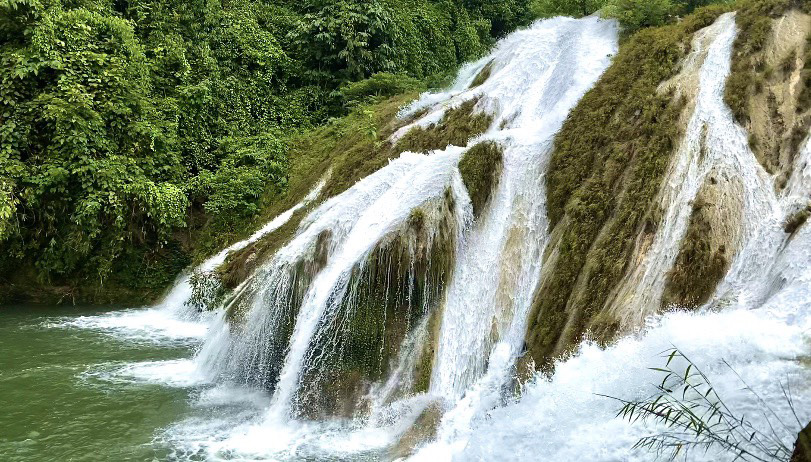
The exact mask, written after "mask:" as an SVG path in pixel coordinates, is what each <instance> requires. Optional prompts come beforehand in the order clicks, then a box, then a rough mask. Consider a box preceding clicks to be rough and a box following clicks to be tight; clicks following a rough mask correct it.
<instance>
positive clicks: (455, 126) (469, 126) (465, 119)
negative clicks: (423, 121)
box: [395, 99, 493, 152]
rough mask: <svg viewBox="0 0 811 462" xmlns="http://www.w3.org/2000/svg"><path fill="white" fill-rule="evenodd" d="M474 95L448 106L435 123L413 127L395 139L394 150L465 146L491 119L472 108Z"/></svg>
mask: <svg viewBox="0 0 811 462" xmlns="http://www.w3.org/2000/svg"><path fill="white" fill-rule="evenodd" d="M478 101H479V100H478V99H472V100H469V101H465V102H464V103H462V104H460V105H459V106H458V107H456V108H453V109H449V110H448V111H447V112H446V113H445V116H444V117H443V118H442V120H441V121H439V123H437V124H435V125H431V126H429V127H427V128H423V127H414V128H412V129H411V130H409V131H408V133H406V134H405V135H403V137H402V138H401V139H400V141H399V142H398V143H397V147H396V149H395V150H396V151H399V152H402V151H414V152H424V151H430V150H432V149H444V148H446V147H447V146H448V145H451V144H452V145H455V146H467V143H468V141H469V140H470V139H471V138H473V137H474V136H476V135H480V134H482V133H484V132H485V131H486V130H487V129H488V128H489V127H490V125H491V124H492V123H493V117H492V116H490V115H489V114H486V113H483V112H476V110H475V106H476V103H477V102H478Z"/></svg>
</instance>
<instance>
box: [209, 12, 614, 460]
mask: <svg viewBox="0 0 811 462" xmlns="http://www.w3.org/2000/svg"><path fill="white" fill-rule="evenodd" d="M616 51H617V27H616V25H615V23H613V22H611V21H603V20H600V19H597V18H586V19H582V20H573V19H568V18H556V19H552V20H547V21H542V22H538V23H536V24H535V25H533V26H532V27H531V28H529V29H527V30H523V31H519V32H517V33H514V34H512V35H510V36H509V37H508V38H506V39H505V40H503V41H501V42H500V43H499V45H498V46H497V47H496V48H495V50H494V51H493V53H492V54H491V55H489V56H487V57H485V58H482V59H481V60H479V61H478V62H476V63H473V64H472V65H469V66H467V67H466V68H465V69H463V70H462V72H461V73H460V76H459V79H458V80H457V82H456V84H455V85H454V86H453V87H452V88H451V89H450V90H448V91H446V92H443V93H437V94H426V95H423V97H422V98H421V99H420V100H418V101H417V102H415V103H414V104H412V105H411V106H409V107H408V108H406V109H405V110H403V111H402V112H401V117H409V116H411V115H412V114H415V113H417V112H418V111H425V113H424V114H423V115H422V116H420V117H419V118H418V119H417V120H416V121H414V122H412V123H411V124H409V125H406V126H405V127H403V128H401V129H400V130H399V131H398V132H396V133H395V135H394V136H393V138H392V142H396V141H397V140H398V139H399V138H400V137H401V136H403V135H404V134H406V133H407V132H408V131H409V130H411V129H412V128H414V127H430V126H431V125H432V124H434V123H436V122H438V121H439V120H441V119H442V118H443V116H444V114H445V113H446V112H447V111H448V110H449V109H451V108H456V107H459V106H460V105H462V104H463V103H465V102H467V101H471V100H474V101H476V110H478V111H484V112H486V113H488V114H489V115H491V116H492V124H491V127H490V129H488V130H487V131H486V132H485V133H484V134H482V135H480V136H478V137H476V138H475V139H473V140H471V141H470V142H469V144H468V146H473V145H475V144H478V143H482V142H494V143H496V144H497V145H498V146H499V147H500V148H501V149H502V153H503V161H502V163H503V165H502V168H501V174H500V178H499V179H498V182H497V183H496V185H497V186H496V187H495V188H494V190H493V192H492V195H491V198H490V200H489V205H488V206H487V207H486V209H485V210H484V211H483V212H482V214H481V215H480V216H478V217H477V218H476V219H475V221H474V219H473V217H472V216H471V207H470V199H469V198H468V196H467V194H466V191H465V189H464V186H463V184H462V178H461V176H460V173H459V170H458V168H457V164H458V163H459V160H460V157H461V156H462V155H463V153H464V152H465V149H464V148H461V147H456V146H448V147H447V148H446V149H443V150H440V151H435V152H432V153H429V154H427V155H424V154H412V153H404V154H403V155H402V156H401V157H400V158H399V159H396V160H394V161H392V162H391V163H390V164H389V165H388V166H386V167H385V168H383V169H381V170H379V171H378V172H376V173H374V174H372V175H371V176H369V177H368V178H366V179H364V180H362V181H361V182H359V183H358V184H357V185H355V186H354V187H353V188H351V189H349V190H348V191H347V192H346V193H343V194H341V195H339V196H337V197H335V198H333V199H330V200H328V201H327V202H325V203H324V204H323V205H321V206H320V207H319V208H318V209H316V210H314V211H313V212H312V213H311V214H310V216H309V217H307V218H306V219H305V220H304V221H303V222H302V224H301V226H300V228H299V231H298V233H297V235H296V236H295V237H294V238H293V240H292V241H291V242H290V243H289V244H288V245H287V246H285V247H284V248H282V249H281V250H280V251H279V252H278V253H277V254H276V255H275V256H274V258H273V259H272V261H271V262H270V263H269V264H268V265H266V266H265V267H264V268H263V269H262V270H260V273H259V275H258V276H256V277H255V278H253V281H252V282H251V284H250V288H248V289H246V290H247V292H248V293H250V295H249V296H246V297H243V299H242V301H241V302H239V303H240V304H241V307H240V308H239V309H235V310H236V311H239V312H241V313H244V314H242V315H241V316H243V318H242V320H241V322H235V323H232V322H229V321H228V319H227V316H225V315H223V316H222V317H221V318H220V324H219V327H218V328H216V332H215V333H214V334H212V335H211V336H210V338H209V341H208V342H207V344H206V345H205V346H204V348H203V350H202V352H201V354H200V355H199V356H198V361H199V363H200V364H201V366H202V367H203V369H204V370H206V371H208V373H211V374H214V376H215V377H220V378H221V379H223V378H224V379H226V380H230V381H232V382H234V381H235V382H237V383H248V384H252V385H259V386H262V387H264V388H267V389H270V390H273V400H272V402H271V409H270V411H269V415H268V416H266V417H265V419H263V422H262V423H261V424H257V425H255V426H254V427H251V428H247V429H246V428H241V429H239V430H236V431H235V433H234V434H232V435H231V438H232V440H231V441H230V444H229V442H228V441H226V442H219V443H217V444H216V445H213V447H216V448H217V449H213V447H212V449H213V452H214V453H216V454H221V453H223V451H224V450H225V449H224V448H229V447H230V446H231V444H234V446H233V447H230V449H229V450H235V451H240V447H239V446H240V445H242V444H244V442H245V440H246V438H248V439H252V438H250V437H249V436H248V435H254V436H256V435H258V434H260V433H262V432H263V431H264V432H267V433H270V434H274V435H276V437H274V440H275V441H273V442H268V444H267V447H266V450H267V451H268V452H269V453H271V454H273V455H274V457H291V456H293V455H294V454H296V452H295V451H296V449H295V447H296V445H297V444H302V440H301V439H302V438H303V439H305V440H306V439H307V438H306V437H305V436H303V435H304V434H305V433H306V432H307V431H313V430H312V428H311V427H310V426H311V425H313V424H312V423H309V424H307V423H304V422H302V421H298V422H296V421H291V420H289V418H290V417H291V416H293V417H295V416H298V417H302V416H312V415H313V413H314V412H315V413H317V412H318V411H317V410H316V411H314V410H313V409H312V407H313V405H312V403H310V402H308V401H313V400H316V399H317V397H314V394H313V393H312V392H310V393H308V390H312V387H313V385H312V384H313V383H316V384H318V387H319V388H318V389H317V390H318V393H321V394H331V393H332V391H330V390H331V387H332V386H334V384H333V383H332V382H335V381H338V382H340V381H344V380H346V379H345V378H344V377H343V376H340V375H339V376H336V375H334V373H333V372H331V369H330V367H331V363H332V361H333V358H335V357H337V356H340V352H341V351H340V350H341V345H343V344H344V343H346V342H345V341H344V340H342V337H343V336H345V335H346V333H342V331H341V329H340V326H341V325H342V324H343V323H351V322H352V321H351V319H352V312H353V311H354V310H358V309H360V307H362V305H363V301H362V300H360V299H359V297H358V294H357V293H356V287H357V286H358V285H359V284H360V285H362V284H363V281H358V280H357V275H359V274H363V272H364V268H365V267H366V266H367V265H369V259H370V257H371V256H372V255H373V253H374V252H375V251H376V249H380V248H381V247H383V246H385V245H386V244H387V242H390V241H393V240H395V241H396V240H397V239H401V237H402V235H403V234H404V233H405V232H406V229H407V228H408V226H409V223H410V222H411V221H412V220H413V217H414V214H415V212H417V211H419V213H420V216H424V217H425V218H424V219H423V220H424V221H425V223H424V224H423V227H424V228H426V229H427V230H429V232H428V235H429V239H428V241H429V242H428V243H427V244H425V247H427V250H426V252H427V254H428V255H432V252H433V250H432V243H433V242H434V241H441V239H438V236H437V233H438V229H442V228H443V226H444V225H443V223H444V222H443V220H445V221H450V222H451V223H453V225H452V226H450V228H451V231H450V232H449V233H447V234H449V235H450V236H451V237H452V238H451V241H453V242H454V243H453V245H452V246H451V247H452V248H453V249H454V250H453V252H452V253H453V255H455V258H454V261H455V263H454V264H453V265H452V267H451V268H449V270H450V277H449V279H448V280H447V284H446V285H447V287H439V288H438V289H439V290H442V291H443V292H444V296H443V297H442V302H441V303H440V304H438V303H437V302H438V300H437V297H436V296H434V297H431V296H430V295H428V294H426V295H423V296H418V297H415V296H413V295H409V296H408V297H406V298H407V299H406V300H404V303H405V304H406V305H408V306H410V308H409V310H408V311H409V313H412V312H413V314H412V315H410V316H412V321H410V322H409V323H408V326H407V327H406V328H405V329H406V330H407V331H408V332H410V333H409V334H407V335H405V336H400V337H397V338H396V339H395V340H394V341H395V342H397V343H398V345H397V346H396V347H395V348H394V350H395V351H396V353H397V354H396V355H395V357H396V358H399V359H397V360H394V361H392V360H389V361H390V362H392V366H391V368H390V369H391V370H389V367H384V369H385V370H384V371H383V372H384V374H383V375H382V376H378V377H377V378H376V379H375V380H380V383H379V385H376V386H372V387H370V388H367V390H366V393H367V394H366V399H368V400H369V401H370V404H369V406H370V409H371V414H368V413H364V412H362V411H361V409H360V408H356V409H355V410H354V411H353V412H351V413H350V414H356V415H357V414H358V413H360V414H359V415H357V417H358V419H357V420H355V421H354V423H351V424H350V427H349V428H353V429H354V431H355V432H361V434H364V435H366V437H367V438H368V432H370V431H374V430H375V429H376V427H377V426H386V429H385V431H384V432H383V433H384V434H385V437H380V438H372V439H373V440H380V439H381V438H382V440H381V441H382V442H380V441H377V443H378V446H381V445H382V447H385V446H386V445H389V444H392V442H394V441H396V439H397V438H398V437H399V434H401V433H402V432H403V431H405V430H406V429H407V428H408V426H409V425H410V423H411V422H413V421H414V419H416V418H417V416H418V415H420V414H421V413H422V412H424V410H425V409H427V407H428V406H431V405H432V403H437V402H439V403H440V404H439V406H440V407H442V408H453V407H454V406H456V407H457V410H455V411H454V412H452V414H453V413H455V414H457V415H460V416H465V417H464V418H463V419H462V420H471V419H473V418H474V416H480V415H482V414H483V412H485V411H487V410H488V409H490V408H492V406H494V405H495V404H497V400H498V399H500V389H501V387H502V386H504V385H505V384H507V383H508V382H509V381H510V377H511V373H510V372H511V368H512V365H513V362H514V361H515V359H516V358H517V356H518V355H519V354H520V352H521V348H522V344H523V337H524V331H525V329H526V318H527V312H528V309H529V306H530V304H531V300H532V295H533V291H534V289H535V286H536V285H537V282H538V278H539V276H540V270H541V268H540V266H541V260H542V255H541V254H542V252H543V249H544V246H545V244H546V238H547V237H546V236H547V229H546V228H547V224H546V218H545V215H546V213H545V207H544V193H543V191H544V187H543V175H544V172H545V168H546V164H547V162H548V155H549V152H550V151H551V146H552V140H553V138H554V135H555V134H556V133H557V131H558V130H559V129H560V127H561V125H562V123H563V121H564V120H565V118H566V116H567V115H568V113H569V111H570V110H571V109H572V108H573V107H574V105H575V104H576V103H577V101H578V100H579V99H580V98H581V97H582V95H583V94H584V93H585V92H586V91H587V90H588V89H589V88H590V87H591V86H592V85H593V84H594V82H596V80H597V79H598V78H599V76H600V75H601V74H602V72H603V71H604V70H605V69H606V68H607V67H608V65H609V64H610V60H611V56H613V54H614V53H616ZM486 66H487V67H488V68H489V69H490V77H489V78H488V79H487V80H486V81H485V82H484V83H483V84H481V85H479V86H476V87H473V88H469V87H470V84H471V81H472V80H473V79H474V77H475V76H476V75H477V74H478V73H479V72H481V71H482V69H484V68H485V67H486ZM446 209H447V210H446ZM414 247H415V246H414V245H413V244H412V246H411V248H410V250H409V252H406V254H407V259H409V260H410V262H412V263H410V264H411V266H412V267H413V266H414V265H413V261H414V260H415V258H416V257H415V256H414V255H413V252H414ZM429 260H430V257H429ZM408 274H409V275H410V276H409V277H411V278H413V277H414V276H415V271H413V270H412V271H410V272H408ZM417 279H419V277H418V278H417ZM443 280H444V279H443ZM302 282H303V285H302ZM415 283H416V284H418V281H412V282H410V283H409V284H411V285H413V284H415ZM423 285H424V286H426V287H428V286H431V285H432V284H423ZM433 286H436V284H433ZM428 290H429V292H430V290H431V289H428ZM433 290H434V292H436V290H437V288H436V287H434V288H433ZM384 292H385V293H388V291H387V290H384ZM409 293H410V292H409ZM360 298H362V297H360ZM383 304H384V305H385V302H384V303H383ZM412 305H414V306H412ZM473 306H475V307H476V308H475V309H471V307H473ZM440 310H441V311H440ZM383 315H384V316H385V313H383ZM432 316H436V317H437V319H438V321H437V324H438V326H439V329H438V334H437V335H438V339H437V340H435V341H436V342H437V343H438V345H437V349H436V352H435V357H434V358H433V361H434V367H433V373H432V374H431V376H430V386H429V387H428V393H427V394H425V395H420V394H416V395H415V393H414V391H415V390H413V389H412V390H411V392H409V390H408V389H409V386H408V385H406V384H413V380H410V378H413V375H412V371H410V369H413V368H416V367H417V366H418V363H420V362H423V361H425V360H426V358H425V357H423V356H421V355H426V354H430V353H425V346H424V345H423V344H426V343H427V342H429V340H428V339H429V338H430V337H431V333H430V332H428V331H429V327H428V324H429V320H430V319H431V317H432ZM387 326H389V324H387ZM389 328H390V327H384V329H389ZM381 348H384V347H382V346H381ZM363 354H364V355H372V356H373V355H375V351H365V352H363ZM428 360H429V361H430V360H431V358H428ZM406 377H408V378H406ZM473 390H478V391H475V392H474V391H473ZM466 392H467V396H466V397H465V398H464V399H460V398H462V396H463V395H464V394H465V393H466ZM316 394H317V393H316ZM395 398H398V399H395ZM437 400H439V401H437ZM362 401H363V400H360V401H358V400H355V401H354V402H355V403H356V404H357V403H359V402H362ZM393 410H396V411H393ZM393 415H394V417H392V416H393ZM460 418H461V417H457V420H459V419H460ZM381 422H386V423H381ZM324 425H326V424H324ZM302 426H303V427H302ZM302 428H306V429H309V430H302ZM262 429H264V430H262ZM319 432H320V433H321V435H322V437H323V438H326V439H328V440H329V441H333V442H334V440H332V439H329V438H327V437H326V436H324V435H327V434H329V430H328V429H325V428H321V430H319ZM283 435H287V438H288V439H289V441H288V443H287V444H285V443H282V442H281V440H284V439H285V436H283ZM291 435H292V436H291ZM237 441H238V442H239V444H235V443H236V442H237ZM373 446H374V444H373ZM253 451H255V447H254V449H253Z"/></svg>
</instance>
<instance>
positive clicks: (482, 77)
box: [470, 61, 493, 88]
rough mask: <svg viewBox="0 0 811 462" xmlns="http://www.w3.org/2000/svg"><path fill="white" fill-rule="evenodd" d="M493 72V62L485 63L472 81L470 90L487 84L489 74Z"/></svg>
mask: <svg viewBox="0 0 811 462" xmlns="http://www.w3.org/2000/svg"><path fill="white" fill-rule="evenodd" d="M492 72H493V61H490V62H489V63H487V64H486V65H485V66H484V67H483V68H482V70H480V71H479V73H478V74H476V77H475V78H474V79H473V82H471V83H470V88H476V87H478V86H481V84H483V83H484V82H487V79H489V78H490V74H491V73H492Z"/></svg>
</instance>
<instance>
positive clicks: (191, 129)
mask: <svg viewBox="0 0 811 462" xmlns="http://www.w3.org/2000/svg"><path fill="white" fill-rule="evenodd" d="M528 14H529V13H528V6H527V5H526V4H525V3H524V2H523V1H522V0H511V1H507V2H497V3H496V2H483V1H479V0H420V1H417V2H407V5H406V3H403V2H402V1H401V0H374V1H349V0H307V1H303V2H291V1H282V2H263V1H260V0H238V1H235V2H219V1H215V2H213V3H212V2H196V3H195V2H192V3H189V2H179V1H175V0H136V1H131V2H124V3H120V2H119V3H116V2H104V1H96V0H82V1H79V2H64V1H62V0H6V1H2V2H0V63H1V64H2V66H0V69H1V70H0V83H2V85H0V250H2V252H3V253H4V255H5V256H6V258H4V259H3V265H2V268H0V275H1V276H2V277H3V279H4V285H9V283H10V282H15V281H16V282H20V283H22V284H28V285H30V284H31V281H32V279H33V280H38V281H40V282H41V283H42V284H43V285H46V286H55V285H60V284H64V285H68V286H72V287H75V286H78V285H81V286H89V285H96V286H98V285H100V284H101V283H102V282H104V283H105V284H106V285H107V287H110V286H115V285H121V286H125V287H133V288H134V287H142V286H144V284H147V285H150V286H152V288H153V289H155V290H159V288H161V287H163V286H165V279H166V278H168V279H171V278H172V271H173V270H172V271H167V272H166V274H164V275H163V276H165V277H160V278H157V279H160V281H158V280H155V281H152V282H148V281H147V280H146V279H143V278H141V277H140V276H139V275H140V274H145V273H149V272H152V270H148V268H151V267H154V266H164V265H163V264H162V263H161V262H163V261H165V259H166V258H167V255H168V252H167V250H166V248H167V247H172V246H174V247H176V248H178V249H180V250H181V252H183V253H185V254H187V256H186V257H184V258H185V259H186V260H188V259H189V257H190V255H189V254H190V252H193V251H194V253H196V254H197V255H202V254H205V253H208V252H210V251H211V249H214V248H218V247H221V246H222V245H223V244H225V243H226V242H229V241H231V240H233V239H234V238H236V237H238V236H240V235H241V234H244V233H245V232H247V230H248V229H249V228H251V225H252V224H253V223H255V222H256V220H257V217H258V215H259V214H260V211H261V210H263V209H265V208H267V207H268V206H269V205H271V204H273V203H275V202H277V201H278V200H279V198H280V197H282V196H284V194H285V191H286V189H287V182H288V178H289V175H290V171H289V168H290V167H289V159H288V147H289V143H290V136H291V135H293V134H295V133H297V132H299V131H300V130H301V129H302V128H303V129H307V128H309V127H314V126H318V125H321V124H323V123H325V122H327V121H328V120H329V119H330V118H332V117H336V116H343V115H344V114H346V113H347V111H348V110H351V108H353V107H357V106H358V105H359V104H363V103H366V102H367V100H366V98H367V97H369V96H371V97H375V96H381V95H384V96H386V95H392V94H399V93H402V92H404V91H407V90H409V89H411V88H413V86H414V82H415V81H414V79H420V80H425V79H427V80H428V81H430V80H431V79H434V80H436V76H439V77H441V76H444V75H447V74H448V73H449V72H451V71H453V70H454V69H455V68H456V66H457V65H458V64H459V63H461V62H464V61H467V60H470V59H472V58H475V57H478V56H480V55H481V54H482V53H483V52H484V51H485V50H486V49H487V48H488V47H489V46H490V45H491V44H492V43H493V42H494V40H495V38H497V37H499V36H501V35H503V34H504V33H506V32H508V31H510V30H512V29H514V28H515V27H516V26H519V25H521V24H525V23H526V22H527V21H528V18H529V16H528ZM379 73H386V74H384V76H383V77H380V76H378V77H377V78H375V79H372V80H364V79H366V78H367V77H370V76H372V75H375V74H379ZM359 81H360V82H362V83H356V82H359ZM128 247H141V248H145V249H149V250H147V251H143V252H136V253H137V255H135V254H133V252H130V251H128V250H127V248H128ZM195 249H197V250H196V251H195ZM178 261H180V260H178ZM118 265H123V266H124V267H128V268H131V267H139V268H141V269H142V270H138V271H132V272H130V274H124V273H121V272H119V271H116V268H117V267H118ZM170 266H171V267H172V268H174V267H175V266H177V265H170ZM21 267H22V268H26V270H25V271H24V273H25V274H26V277H25V280H21V279H19V278H18V277H17V276H16V275H18V274H20V273H21V272H20V271H19V268H21ZM153 269H154V268H153ZM153 283H154V284H153Z"/></svg>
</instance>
